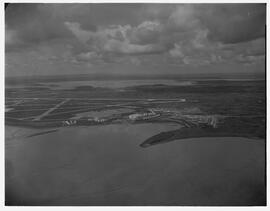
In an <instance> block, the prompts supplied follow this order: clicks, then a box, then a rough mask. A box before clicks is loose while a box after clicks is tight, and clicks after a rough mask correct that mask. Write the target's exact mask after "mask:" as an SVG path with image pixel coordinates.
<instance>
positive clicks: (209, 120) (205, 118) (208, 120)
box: [185, 115, 219, 128]
mask: <svg viewBox="0 0 270 211" xmlns="http://www.w3.org/2000/svg"><path fill="white" fill-rule="evenodd" d="M185 117H187V118H188V120H189V121H191V122H192V123H195V124H207V125H211V126H213V127H214V128H217V125H218V122H219V120H218V117H217V116H216V115H185Z"/></svg>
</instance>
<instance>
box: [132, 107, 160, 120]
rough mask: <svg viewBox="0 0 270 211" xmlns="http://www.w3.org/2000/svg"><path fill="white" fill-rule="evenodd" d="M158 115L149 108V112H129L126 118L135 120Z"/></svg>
mask: <svg viewBox="0 0 270 211" xmlns="http://www.w3.org/2000/svg"><path fill="white" fill-rule="evenodd" d="M158 116H160V114H157V113H155V112H154V111H153V110H152V109H150V112H145V113H136V114H131V115H129V116H128V118H129V119H130V120H132V121H135V120H147V119H151V118H154V117H158Z"/></svg>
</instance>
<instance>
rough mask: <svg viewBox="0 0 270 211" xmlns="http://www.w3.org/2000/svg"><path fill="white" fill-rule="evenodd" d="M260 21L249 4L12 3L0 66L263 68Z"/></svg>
mask: <svg viewBox="0 0 270 211" xmlns="http://www.w3.org/2000/svg"><path fill="white" fill-rule="evenodd" d="M265 24H266V5H265V4H254V3H253V4H149V3H148V4H138V3H133V4H128V3H121V4H116V3H115V4H108V3H107V4H91V3H87V4H86V3H77V4H75V3H73V4H71V3H69V4H42V3H39V4H33V3H31V4H30V3H28V4H26V3H24V4H22V3H12V4H9V6H8V7H7V9H6V10H5V73H6V76H18V75H62V74H63V75H64V74H96V73H98V74H99V73H100V74H125V75H128V74H132V75H135V74H148V75H151V74H153V75H156V74H211V73H214V74H219V73H222V74H232V73H241V74H245V73H263V72H264V71H265Z"/></svg>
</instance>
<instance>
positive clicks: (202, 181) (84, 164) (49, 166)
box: [5, 124, 265, 205]
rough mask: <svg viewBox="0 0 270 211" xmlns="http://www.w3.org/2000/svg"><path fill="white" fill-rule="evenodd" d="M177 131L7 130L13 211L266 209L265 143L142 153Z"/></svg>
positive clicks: (218, 143)
mask: <svg viewBox="0 0 270 211" xmlns="http://www.w3.org/2000/svg"><path fill="white" fill-rule="evenodd" d="M176 128H177V126H176V125H164V124H163V125H162V124H141V125H109V126H102V127H100V126H93V127H76V128H65V129H61V130H59V131H57V132H55V133H48V134H44V135H41V136H35V137H31V138H22V136H20V134H23V135H24V137H26V136H27V135H29V134H31V133H33V131H31V130H25V129H23V130H22V129H20V130H19V132H18V133H17V137H16V136H15V135H14V134H15V133H13V132H12V131H13V130H14V131H16V130H17V129H16V128H14V127H6V147H5V158H6V204H7V205H264V204H265V168H264V167H265V145H264V140H252V139H246V138H199V139H186V140H178V141H174V142H170V143H167V144H161V145H155V146H153V147H149V148H141V147H139V145H140V144H141V143H142V142H143V141H144V140H145V139H146V138H148V137H150V136H152V135H154V134H156V133H159V132H162V131H166V130H172V129H176ZM10 131H11V132H10ZM35 132H37V131H35ZM9 136H10V137H9Z"/></svg>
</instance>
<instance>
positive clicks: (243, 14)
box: [196, 4, 266, 43]
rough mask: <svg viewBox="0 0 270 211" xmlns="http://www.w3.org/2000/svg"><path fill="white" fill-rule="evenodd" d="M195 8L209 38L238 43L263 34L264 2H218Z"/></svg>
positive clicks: (264, 21) (264, 22) (264, 19)
mask: <svg viewBox="0 0 270 211" xmlns="http://www.w3.org/2000/svg"><path fill="white" fill-rule="evenodd" d="M196 8H197V10H198V11H199V13H198V17H199V19H200V20H201V22H202V23H203V24H204V25H205V26H206V27H207V28H208V29H209V35H208V36H209V38H210V39H213V40H215V41H221V42H223V43H238V42H245V41H250V40H253V39H257V38H260V37H264V36H265V24H266V7H265V4H227V5H226V4H219V5H203V6H196Z"/></svg>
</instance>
